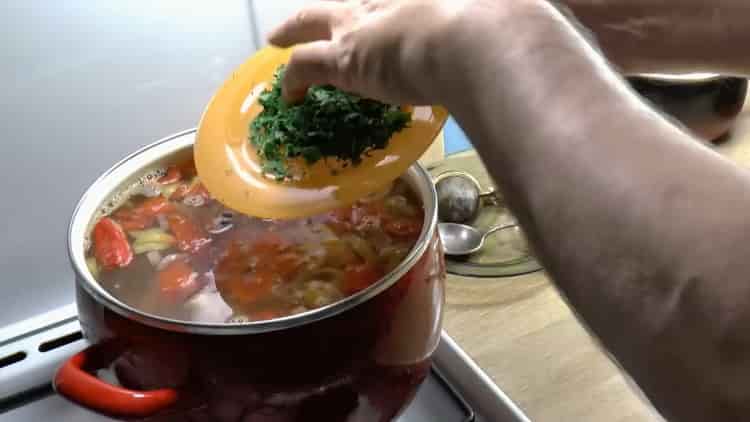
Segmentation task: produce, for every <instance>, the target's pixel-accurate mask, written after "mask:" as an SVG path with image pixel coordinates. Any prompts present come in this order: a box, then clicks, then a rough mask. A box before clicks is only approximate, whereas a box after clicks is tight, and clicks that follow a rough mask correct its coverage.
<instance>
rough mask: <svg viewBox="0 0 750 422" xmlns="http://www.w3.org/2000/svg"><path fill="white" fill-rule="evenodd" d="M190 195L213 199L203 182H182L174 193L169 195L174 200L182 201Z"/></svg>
mask: <svg viewBox="0 0 750 422" xmlns="http://www.w3.org/2000/svg"><path fill="white" fill-rule="evenodd" d="M188 196H200V197H202V198H203V199H205V200H208V199H211V195H210V194H209V193H208V189H206V187H205V186H203V183H201V182H194V183H181V184H180V186H178V187H177V189H175V191H174V192H173V193H172V195H170V196H169V199H171V200H173V201H181V200H183V199H185V198H186V197H188Z"/></svg>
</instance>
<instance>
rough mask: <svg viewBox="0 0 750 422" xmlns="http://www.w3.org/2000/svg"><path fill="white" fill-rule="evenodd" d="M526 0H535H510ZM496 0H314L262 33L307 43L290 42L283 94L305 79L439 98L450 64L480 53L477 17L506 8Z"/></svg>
mask: <svg viewBox="0 0 750 422" xmlns="http://www.w3.org/2000/svg"><path fill="white" fill-rule="evenodd" d="M532 2H533V3H538V2H537V1H526V0H523V1H518V2H514V3H517V4H518V5H521V4H525V3H532ZM499 3H503V2H497V1H480V0H358V1H351V2H341V1H319V2H315V3H313V4H311V5H309V6H307V7H306V8H304V9H302V10H300V11H299V12H298V13H297V14H296V15H295V16H294V17H292V18H291V19H289V20H287V21H286V22H285V23H283V24H282V25H281V26H280V27H279V28H277V29H276V30H275V31H274V32H273V33H272V34H271V35H270V37H269V39H270V42H271V43H272V44H274V45H276V46H280V47H289V46H292V45H295V44H302V43H307V44H305V45H300V46H298V47H297V49H296V51H295V52H294V53H293V55H292V57H291V60H290V62H289V64H288V66H287V70H286V75H285V78H284V81H283V91H284V96H285V97H286V98H287V99H288V100H292V101H294V100H299V99H300V98H301V97H302V96H304V93H305V92H306V90H307V88H308V87H309V86H310V85H317V84H332V85H335V86H337V87H338V88H340V89H343V90H346V91H350V92H355V93H357V94H360V95H363V96H366V97H369V98H374V99H378V100H381V101H386V102H389V103H394V104H433V103H440V102H441V101H442V100H443V98H442V97H443V96H444V94H445V92H447V91H448V90H449V89H450V88H451V87H450V86H447V85H451V84H453V85H455V84H456V81H455V79H456V78H457V77H460V76H463V75H460V73H461V72H457V68H456V65H459V64H460V63H462V62H466V61H470V60H471V56H472V55H476V54H481V49H482V45H481V43H480V41H481V40H483V39H484V37H482V36H481V31H485V30H486V29H490V28H488V27H487V26H484V25H483V24H484V23H488V21H489V20H491V18H492V17H493V16H494V17H496V16H498V12H501V14H502V13H503V12H508V9H509V7H508V6H507V5H502V6H498V4H499ZM488 17H489V18H490V19H488ZM477 44H478V45H477ZM467 47H469V48H467ZM457 73H458V74H457Z"/></svg>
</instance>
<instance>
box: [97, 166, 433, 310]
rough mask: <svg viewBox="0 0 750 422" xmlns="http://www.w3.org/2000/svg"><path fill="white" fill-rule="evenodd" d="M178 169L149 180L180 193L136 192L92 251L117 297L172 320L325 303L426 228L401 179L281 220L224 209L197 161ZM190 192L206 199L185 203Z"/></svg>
mask: <svg viewBox="0 0 750 422" xmlns="http://www.w3.org/2000/svg"><path fill="white" fill-rule="evenodd" d="M178 169H179V172H180V174H181V177H182V179H181V180H180V181H177V182H173V183H168V184H159V181H155V182H154V181H151V183H152V184H153V185H154V186H156V187H157V188H158V189H162V195H164V189H167V188H169V187H172V186H182V188H180V189H179V190H180V192H177V189H175V192H173V193H172V195H170V196H169V198H167V197H164V196H159V197H152V198H147V197H145V196H144V195H143V192H142V191H139V190H137V189H136V190H131V192H135V193H134V194H133V195H132V196H131V197H129V198H127V199H126V200H125V202H124V205H122V206H121V207H120V208H119V209H117V210H115V211H114V213H113V214H112V216H111V217H104V218H102V219H101V220H100V221H98V222H97V223H96V224H95V226H94V229H93V230H92V234H91V240H92V246H91V248H90V250H89V252H88V255H87V257H86V258H87V259H86V263H87V265H88V266H89V270H90V272H91V274H92V275H93V276H94V277H95V278H96V279H97V280H98V281H99V282H100V283H101V284H102V286H103V287H104V288H105V289H107V291H109V292H110V293H111V294H113V295H114V296H115V297H118V298H121V299H123V300H125V301H127V302H128V303H129V304H131V305H132V306H135V307H136V308H139V309H142V310H145V311H146V312H151V313H156V314H158V315H160V316H164V317H168V318H175V319H183V320H192V321H204V322H216V321H226V320H227V319H228V318H229V317H230V315H233V314H234V315H235V316H236V319H237V320H240V319H241V320H242V321H244V322H249V321H258V320H265V319H273V318H278V317H282V316H286V315H293V314H295V313H300V312H306V311H308V310H313V309H315V308H319V307H321V306H326V305H328V304H330V303H334V302H336V301H338V300H341V299H343V298H345V297H346V296H348V295H352V294H355V293H357V292H359V291H361V290H363V289H366V288H367V287H369V286H371V285H373V284H374V283H376V282H377V281H378V280H380V279H381V278H382V277H383V276H384V275H385V274H387V273H388V272H390V271H391V270H392V269H393V268H395V267H396V266H398V265H399V263H401V262H403V259H404V257H405V256H406V255H407V254H408V252H409V251H410V250H411V248H412V247H413V246H414V243H415V242H416V238H417V236H418V234H419V233H420V231H421V228H422V221H423V214H422V213H423V211H422V208H421V207H420V206H419V203H418V202H417V201H416V200H415V199H414V195H413V193H412V191H411V190H409V188H408V185H406V184H404V183H403V182H400V181H396V182H395V183H394V185H393V189H388V192H385V193H383V194H379V195H378V196H377V197H375V196H373V197H370V198H367V199H366V200H361V201H357V202H356V203H355V204H353V205H351V206H348V207H344V208H341V209H339V210H335V211H333V212H331V213H328V214H325V215H319V216H314V217H311V218H307V219H304V220H296V221H295V220H292V221H274V220H263V219H258V218H252V217H249V216H246V215H241V214H237V213H235V212H233V211H232V210H229V209H227V208H226V207H224V206H223V205H221V204H220V203H218V202H217V201H215V200H213V199H212V198H211V197H210V196H209V195H208V193H207V192H205V193H202V189H203V188H202V185H201V184H200V182H199V180H198V179H197V177H196V176H195V175H194V170H191V167H189V166H179V167H178ZM170 171H171V172H172V173H174V172H175V170H168V171H167V175H169V173H170ZM175 177H176V176H175V175H174V174H172V176H170V177H169V178H167V177H166V176H164V178H163V179H162V181H166V182H171V181H172V180H174V178H175ZM192 194H195V195H198V197H200V198H201V200H200V201H196V202H195V203H193V204H191V205H193V206H188V205H186V202H185V201H186V200H187V198H188V197H189V196H190V195H192ZM186 195H187V196H186ZM188 202H190V201H189V200H188ZM199 202H200V203H199ZM120 221H122V222H123V225H126V226H127V230H125V229H126V227H123V225H121V224H120V223H119V222H120ZM113 269H117V271H112V270H113ZM131 280H132V282H131ZM144 290H145V291H144Z"/></svg>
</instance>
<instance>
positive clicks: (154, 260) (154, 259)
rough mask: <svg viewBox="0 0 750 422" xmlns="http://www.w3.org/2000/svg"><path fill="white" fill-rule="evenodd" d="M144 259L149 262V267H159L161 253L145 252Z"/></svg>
mask: <svg viewBox="0 0 750 422" xmlns="http://www.w3.org/2000/svg"><path fill="white" fill-rule="evenodd" d="M146 258H147V259H148V262H150V263H151V265H153V266H154V267H155V266H157V265H159V263H160V262H161V259H162V257H161V252H159V251H149V252H146Z"/></svg>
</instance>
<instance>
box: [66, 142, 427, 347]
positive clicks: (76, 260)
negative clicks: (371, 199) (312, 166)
mask: <svg viewBox="0 0 750 422" xmlns="http://www.w3.org/2000/svg"><path fill="white" fill-rule="evenodd" d="M195 131H196V130H195V129H189V130H186V131H183V132H179V133H176V134H174V135H171V136H168V137H166V138H163V139H160V140H158V141H156V142H154V143H152V144H150V145H147V146H145V147H143V148H141V149H139V150H138V151H136V152H134V153H132V154H130V155H128V156H127V157H125V158H124V159H122V160H121V161H119V162H118V163H117V164H115V165H114V166H112V167H111V168H110V169H109V170H107V171H105V172H104V173H103V174H102V175H101V176H99V178H98V179H96V181H94V183H92V184H91V185H90V186H89V188H88V189H87V190H86V192H85V193H84V194H83V196H82V197H81V199H80V201H79V202H78V205H77V206H76V208H75V210H74V211H73V215H72V217H71V220H70V225H69V228H68V255H69V257H70V261H71V263H72V266H73V270H74V271H75V275H76V283H77V284H78V285H79V286H80V287H82V288H83V289H84V290H85V291H86V292H88V294H90V295H91V296H92V297H94V298H95V300H97V301H98V302H99V303H102V304H103V305H104V306H106V307H107V308H108V309H110V310H112V311H113V312H115V313H117V314H120V315H122V316H124V317H126V318H129V319H131V320H134V321H137V322H140V323H143V324H146V325H149V326H152V327H156V328H161V329H165V330H169V331H175V332H188V333H195V334H213V335H217V334H218V335H240V334H257V333H264V332H271V331H279V330H284V329H289V328H292V327H298V326H302V325H305V324H309V323H312V322H315V321H319V320H322V319H326V318H330V317H332V316H334V315H338V314H340V313H342V312H344V311H347V310H349V309H351V308H354V307H356V306H358V305H360V304H363V303H365V302H367V301H368V300H369V299H371V298H373V297H375V296H377V295H378V294H379V293H381V292H383V291H384V290H386V289H388V288H389V287H390V286H392V285H393V284H395V283H396V282H397V281H398V280H399V279H400V278H401V277H403V276H404V275H405V274H406V273H407V272H408V271H409V270H410V269H411V268H412V267H413V266H414V264H415V263H416V262H417V261H418V260H419V259H420V258H421V257H422V256H423V255H424V254H425V253H426V252H427V248H429V247H430V244H431V239H432V238H433V236H434V235H435V231H436V230H437V194H436V192H435V187H434V185H433V184H432V182H431V179H430V175H429V173H428V172H427V171H426V170H425V169H424V167H422V166H421V165H420V164H419V163H415V164H414V165H412V166H411V167H410V168H409V170H408V171H407V173H406V176H407V178H408V179H409V180H410V181H412V183H413V187H414V188H415V190H416V191H417V194H418V195H419V197H420V198H421V199H422V202H423V206H424V209H425V223H424V225H423V227H422V232H421V233H420V235H419V238H418V239H417V243H416V246H415V247H414V248H412V250H411V251H410V252H409V254H408V255H407V256H406V258H405V259H404V261H403V262H402V263H401V264H400V265H399V266H398V267H396V268H395V269H394V270H393V271H391V272H390V273H389V274H388V275H386V276H385V277H384V278H383V279H381V280H380V281H379V282H378V283H375V284H374V285H372V286H370V287H369V288H367V289H365V290H363V291H361V292H359V293H357V294H355V295H352V296H349V297H347V298H346V299H343V300H341V301H339V302H336V303H333V304H331V305H328V306H325V307H322V308H318V309H314V310H311V311H307V312H304V313H300V314H296V315H291V316H288V317H284V318H279V319H274V320H269V321H258V322H247V323H208V322H194V321H182V320H176V319H171V318H165V317H161V316H158V315H152V314H148V313H145V312H142V311H140V310H138V309H136V308H134V307H132V306H130V305H128V304H126V303H123V302H121V301H120V300H118V299H117V298H115V297H114V296H112V295H111V294H110V293H109V292H107V291H106V290H105V289H104V288H103V287H102V286H101V285H100V284H99V283H98V282H97V281H96V280H95V279H94V278H93V277H92V275H91V274H90V272H89V271H88V268H87V267H86V264H85V251H84V247H83V244H84V239H85V236H86V233H87V230H88V227H89V224H90V222H91V219H92V218H93V216H94V215H95V213H96V212H97V211H98V210H99V209H100V208H101V206H102V205H103V204H104V203H105V202H106V201H107V200H108V199H109V198H110V197H111V196H112V195H113V194H114V193H115V192H116V191H117V188H118V187H120V185H121V184H122V183H123V181H125V180H126V178H128V177H132V175H134V174H137V173H138V172H139V171H142V170H143V169H144V168H146V167H148V165H149V164H154V163H156V162H158V161H159V160H160V159H163V157H165V156H168V155H170V154H173V153H176V152H178V151H180V150H182V149H185V148H189V147H191V146H192V145H193V142H194V139H195Z"/></svg>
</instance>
